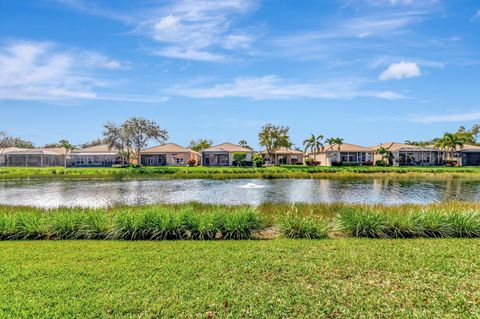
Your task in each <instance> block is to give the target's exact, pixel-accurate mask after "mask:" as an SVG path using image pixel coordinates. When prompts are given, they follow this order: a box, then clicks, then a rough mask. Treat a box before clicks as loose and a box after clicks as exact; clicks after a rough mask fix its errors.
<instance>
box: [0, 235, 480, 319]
mask: <svg viewBox="0 0 480 319" xmlns="http://www.w3.org/2000/svg"><path fill="white" fill-rule="evenodd" d="M0 261H1V262H0V305H1V307H0V313H1V315H2V316H3V317H11V318H74V317H76V318H352V317H361V316H362V317H365V318H474V317H478V316H479V315H480V293H479V291H480V270H479V268H478V265H479V264H480V240H479V239H469V240H466V239H437V240H427V239H412V240H384V239H380V240H372V239H339V240H335V241H324V240H323V241H322V240H321V241H312V240H291V239H281V240H273V241H203V242H198V241H197V242H194V241H163V242H145V241H140V242H126V241H26V242H22V241H20V242H1V243H0Z"/></svg>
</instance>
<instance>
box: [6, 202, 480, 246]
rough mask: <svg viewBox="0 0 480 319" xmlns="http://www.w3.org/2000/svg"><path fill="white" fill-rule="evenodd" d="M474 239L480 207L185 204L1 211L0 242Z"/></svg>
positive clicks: (478, 229) (478, 232) (479, 231)
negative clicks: (44, 240)
mask: <svg viewBox="0 0 480 319" xmlns="http://www.w3.org/2000/svg"><path fill="white" fill-rule="evenodd" d="M278 237H285V238H309V239H320V238H338V237H368V238H461V237H468V238H474V237H480V204H476V203H459V202H452V203H442V204H434V205H400V206H382V205H354V204H340V203H338V204H313V205H311V204H297V205H281V204H264V205H261V206H260V207H249V206H223V205H204V204H199V203H189V204H181V205H152V206H134V207H131V206H125V207H115V208H105V209H82V208H59V209H51V210H43V209H39V208H32V207H15V206H13V207H12V206H0V240H38V239H50V240H54V239H99V240H106V239H108V240H115V239H117V240H118V239H120V240H179V239H193V240H214V239H252V238H256V239H272V238H278Z"/></svg>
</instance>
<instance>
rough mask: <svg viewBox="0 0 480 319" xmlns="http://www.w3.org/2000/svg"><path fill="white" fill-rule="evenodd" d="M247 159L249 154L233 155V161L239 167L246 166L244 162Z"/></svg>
mask: <svg viewBox="0 0 480 319" xmlns="http://www.w3.org/2000/svg"><path fill="white" fill-rule="evenodd" d="M246 158H247V153H244V152H238V153H233V161H234V162H235V163H236V164H237V166H242V165H244V161H245V159H246Z"/></svg>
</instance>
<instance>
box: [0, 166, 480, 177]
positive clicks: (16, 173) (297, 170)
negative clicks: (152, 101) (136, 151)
mask: <svg viewBox="0 0 480 319" xmlns="http://www.w3.org/2000/svg"><path fill="white" fill-rule="evenodd" d="M389 177H394V178H415V177H420V178H422V177H426V178H432V179H433V178H470V179H480V167H376V166H358V167H357V166H347V167H309V166H275V167H266V168H251V167H245V168H244V167H138V168H135V167H129V168H63V167H41V168H33V167H0V181H1V180H48V179H86V180H90V179H102V180H104V179H110V180H131V179H216V180H226V179H328V178H389Z"/></svg>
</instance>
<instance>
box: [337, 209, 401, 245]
mask: <svg viewBox="0 0 480 319" xmlns="http://www.w3.org/2000/svg"><path fill="white" fill-rule="evenodd" d="M337 223H338V228H339V230H340V231H342V232H345V233H347V234H349V235H351V236H353V237H368V238H388V237H389V236H388V235H389V233H391V232H392V229H391V228H390V229H389V226H391V225H389V221H388V218H387V215H386V214H385V213H382V212H380V211H378V210H375V209H373V208H368V207H359V208H357V207H353V208H350V207H345V208H343V209H341V210H340V212H339V214H338V220H337Z"/></svg>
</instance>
